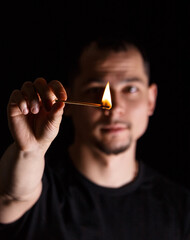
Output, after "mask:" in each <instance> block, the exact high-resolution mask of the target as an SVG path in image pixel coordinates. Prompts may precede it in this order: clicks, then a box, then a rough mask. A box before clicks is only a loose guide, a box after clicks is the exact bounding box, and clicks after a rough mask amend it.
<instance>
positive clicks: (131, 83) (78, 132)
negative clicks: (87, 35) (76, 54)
mask: <svg viewBox="0 0 190 240" xmlns="http://www.w3.org/2000/svg"><path fill="white" fill-rule="evenodd" d="M108 81H109V83H110V90H111V97H112V109H111V110H102V109H99V108H93V107H76V106H75V107H72V109H71V111H72V118H73V123H74V126H75V141H76V142H77V143H78V144H80V145H81V144H82V145H83V144H85V145H87V146H89V147H90V148H92V149H98V150H100V151H103V152H104V153H106V154H118V153H120V152H123V151H127V149H129V148H130V146H131V144H132V143H136V141H137V140H138V139H139V137H141V136H142V135H143V133H144V132H145V130H146V128H147V124H148V119H149V116H150V115H152V113H153V110H154V106H155V101H156V92H157V91H156V86H155V85H151V86H148V76H147V75H146V73H145V69H144V66H143V60H142V57H141V55H140V53H139V52H138V51H137V50H136V49H135V48H134V47H131V48H129V50H127V51H120V52H113V51H100V50H98V49H97V48H96V47H95V45H94V46H91V47H90V48H89V49H88V51H85V52H84V53H83V55H82V57H81V73H80V75H79V76H78V77H77V78H76V79H75V83H74V87H73V91H72V99H74V100H79V101H88V102H94V103H101V98H102V95H103V91H104V88H105V86H106V83H107V82H108Z"/></svg>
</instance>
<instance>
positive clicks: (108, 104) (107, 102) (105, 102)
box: [102, 82, 112, 109]
mask: <svg viewBox="0 0 190 240" xmlns="http://www.w3.org/2000/svg"><path fill="white" fill-rule="evenodd" d="M102 106H103V107H104V106H105V109H111V108H112V101H111V93H110V84H109V82H108V83H107V84H106V87H105V90H104V94H103V97H102Z"/></svg>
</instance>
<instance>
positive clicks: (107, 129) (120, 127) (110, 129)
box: [101, 123, 128, 133]
mask: <svg viewBox="0 0 190 240" xmlns="http://www.w3.org/2000/svg"><path fill="white" fill-rule="evenodd" d="M127 129H128V126H127V125H126V124H120V123H117V124H108V125H103V126H102V127H101V132H102V133H119V132H123V131H126V130H127Z"/></svg>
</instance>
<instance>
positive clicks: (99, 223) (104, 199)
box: [0, 161, 190, 240]
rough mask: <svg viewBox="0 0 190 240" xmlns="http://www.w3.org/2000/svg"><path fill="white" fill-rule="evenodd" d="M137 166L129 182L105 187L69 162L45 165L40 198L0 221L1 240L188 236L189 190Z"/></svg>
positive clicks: (168, 239) (169, 239)
mask: <svg viewBox="0 0 190 240" xmlns="http://www.w3.org/2000/svg"><path fill="white" fill-rule="evenodd" d="M139 166H140V168H139V173H138V175H137V177H136V178H135V180H134V181H132V182H130V183H129V184H126V185H124V186H122V187H120V188H105V187H101V186H98V185H96V184H94V183H92V182H91V181H89V180H88V179H86V178H85V177H84V176H83V175H82V174H80V173H79V172H78V171H77V170H76V169H75V167H74V166H73V165H72V163H71V161H68V162H67V164H64V167H61V168H59V169H52V168H49V167H48V166H47V165H46V169H45V172H44V176H43V191H42V194H41V197H40V198H39V200H38V201H37V202H36V204H35V205H34V206H33V207H32V208H31V209H30V210H29V211H27V212H26V213H25V214H24V215H23V216H22V217H21V218H20V219H19V220H17V221H15V222H13V223H11V224H1V225H0V239H1V240H4V239H19V240H22V239H26V240H38V239H40V240H42V239H45V240H49V239H51V240H59V239H64V240H80V239H82V240H99V239H101V240H124V239H125V240H189V239H190V195H189V191H188V190H186V189H184V188H183V187H181V186H178V185H176V184H174V183H172V182H171V181H170V180H167V179H166V178H164V177H162V176H161V175H159V174H157V173H156V172H155V171H154V170H152V169H151V168H150V167H148V166H146V165H145V164H144V163H143V162H140V163H139Z"/></svg>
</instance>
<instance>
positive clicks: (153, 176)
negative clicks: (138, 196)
mask: <svg viewBox="0 0 190 240" xmlns="http://www.w3.org/2000/svg"><path fill="white" fill-rule="evenodd" d="M142 165H143V173H144V181H143V184H142V187H144V188H147V189H150V190H151V191H152V193H154V194H157V195H159V196H160V198H167V199H168V201H169V200H171V201H174V202H176V203H177V202H178V201H189V204H190V189H188V188H187V187H185V186H184V185H182V184H181V183H179V182H177V181H174V180H173V179H171V178H170V177H169V176H166V175H164V174H163V173H161V172H160V171H158V170H157V169H155V168H153V167H151V166H150V165H148V164H147V163H144V162H143V163H142Z"/></svg>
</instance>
